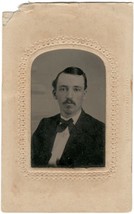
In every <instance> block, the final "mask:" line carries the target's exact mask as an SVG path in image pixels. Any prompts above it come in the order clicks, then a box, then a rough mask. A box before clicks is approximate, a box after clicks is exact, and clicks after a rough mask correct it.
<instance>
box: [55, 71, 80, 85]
mask: <svg viewBox="0 0 134 214" xmlns="http://www.w3.org/2000/svg"><path fill="white" fill-rule="evenodd" d="M68 84H69V85H70V84H71V85H80V86H84V78H83V76H82V75H76V74H65V73H62V74H60V76H59V78H58V85H68Z"/></svg>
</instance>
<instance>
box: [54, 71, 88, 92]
mask: <svg viewBox="0 0 134 214" xmlns="http://www.w3.org/2000/svg"><path fill="white" fill-rule="evenodd" d="M62 73H64V74H73V75H80V76H83V78H84V90H85V89H86V88H87V77H86V74H85V73H84V72H83V71H82V70H81V69H80V68H77V67H68V68H65V69H64V70H63V71H61V72H60V73H59V74H58V75H57V77H56V78H55V80H54V81H53V82H52V86H53V88H54V90H56V87H57V82H58V78H59V76H60V75H61V74H62Z"/></svg>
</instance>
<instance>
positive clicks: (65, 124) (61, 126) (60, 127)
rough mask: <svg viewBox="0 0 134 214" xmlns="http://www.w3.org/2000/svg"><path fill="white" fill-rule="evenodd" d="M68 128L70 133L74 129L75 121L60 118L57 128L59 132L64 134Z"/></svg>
mask: <svg viewBox="0 0 134 214" xmlns="http://www.w3.org/2000/svg"><path fill="white" fill-rule="evenodd" d="M67 127H68V129H69V132H70V131H71V128H72V127H73V119H72V118H71V119H69V120H64V119H62V118H60V124H59V125H58V126H57V132H63V131H64V130H65V129H66V128H67Z"/></svg>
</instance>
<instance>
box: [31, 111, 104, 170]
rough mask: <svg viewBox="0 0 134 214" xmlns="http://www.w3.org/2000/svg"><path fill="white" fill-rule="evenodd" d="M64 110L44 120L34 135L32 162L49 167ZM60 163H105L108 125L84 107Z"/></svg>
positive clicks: (62, 164) (83, 165) (68, 165)
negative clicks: (86, 111)
mask: <svg viewBox="0 0 134 214" xmlns="http://www.w3.org/2000/svg"><path fill="white" fill-rule="evenodd" d="M59 121H60V114H58V115H55V116H53V117H50V118H44V119H42V120H41V122H40V124H39V126H38V128H37V130H36V131H35V132H34V134H33V136H32V144H31V166H32V167H49V166H48V161H49V159H50V157H51V151H52V147H53V144H54V140H55V136H56V127H57V125H58V124H59ZM57 166H58V167H103V166H105V126H104V124H103V123H102V122H100V121H98V120H96V119H94V118H93V117H91V116H90V115H88V114H86V113H85V112H84V111H82V113H81V115H80V117H79V119H78V121H77V122H76V124H75V126H74V128H73V129H72V130H71V134H70V137H69V139H68V141H67V144H66V146H65V149H64V152H63V154H62V156H61V159H60V160H59V161H58V163H57Z"/></svg>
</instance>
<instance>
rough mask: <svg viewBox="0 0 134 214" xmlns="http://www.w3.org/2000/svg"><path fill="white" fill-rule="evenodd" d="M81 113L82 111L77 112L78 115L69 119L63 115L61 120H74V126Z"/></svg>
mask: <svg viewBox="0 0 134 214" xmlns="http://www.w3.org/2000/svg"><path fill="white" fill-rule="evenodd" d="M81 112H82V109H80V110H79V111H77V112H76V114H74V115H70V116H67V117H66V116H65V115H64V116H63V115H62V114H61V118H63V119H64V120H69V119H70V118H72V119H73V121H74V124H75V123H76V122H77V120H78V119H79V116H80V114H81Z"/></svg>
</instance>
